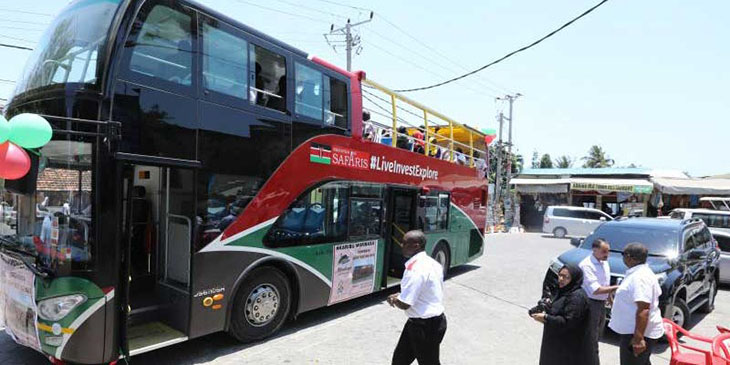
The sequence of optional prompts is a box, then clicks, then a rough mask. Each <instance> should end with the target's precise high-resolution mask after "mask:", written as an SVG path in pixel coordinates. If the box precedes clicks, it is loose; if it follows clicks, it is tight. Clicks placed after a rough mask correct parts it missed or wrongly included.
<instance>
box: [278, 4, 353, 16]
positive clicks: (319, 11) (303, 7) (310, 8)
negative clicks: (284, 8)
mask: <svg viewBox="0 0 730 365" xmlns="http://www.w3.org/2000/svg"><path fill="white" fill-rule="evenodd" d="M276 1H279V2H282V3H284V4H289V5H291V6H294V7H297V8H300V9H306V10H309V11H314V12H318V13H322V14H325V15H329V16H333V17H335V18H340V19H347V17H346V16H343V15H340V14H335V13H331V12H329V11H325V10H321V9H317V8H312V7H309V6H305V5H300V4H297V3H293V2H290V1H287V0H276Z"/></svg>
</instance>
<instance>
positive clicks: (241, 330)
mask: <svg viewBox="0 0 730 365" xmlns="http://www.w3.org/2000/svg"><path fill="white" fill-rule="evenodd" d="M245 280H246V281H245V282H244V283H243V285H241V287H240V288H238V291H237V292H236V297H235V299H234V304H233V313H232V315H231V325H230V327H229V330H228V332H229V333H230V334H231V335H232V336H233V337H235V338H236V339H237V340H239V341H241V342H251V341H257V340H261V339H263V338H266V337H268V336H271V335H272V334H274V333H275V332H276V331H278V330H279V328H280V327H281V326H282V325H283V324H284V322H285V321H286V318H287V317H288V315H289V307H290V304H291V300H290V298H291V288H290V285H289V280H288V279H287V277H286V275H284V274H283V273H282V272H281V271H279V270H277V269H275V268H273V267H268V266H264V267H259V268H256V269H253V270H252V271H251V273H250V274H249V275H248V277H247V278H246V279H245Z"/></svg>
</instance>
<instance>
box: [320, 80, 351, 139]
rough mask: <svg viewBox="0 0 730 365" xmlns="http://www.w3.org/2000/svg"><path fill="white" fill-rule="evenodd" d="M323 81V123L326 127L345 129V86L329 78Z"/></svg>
mask: <svg viewBox="0 0 730 365" xmlns="http://www.w3.org/2000/svg"><path fill="white" fill-rule="evenodd" d="M324 79H325V81H324V103H325V105H324V113H325V118H324V122H325V124H326V125H328V126H335V127H339V128H342V129H347V127H348V123H347V119H348V118H347V117H348V113H347V84H346V83H344V82H342V81H340V80H337V79H335V78H331V77H329V76H325V77H324Z"/></svg>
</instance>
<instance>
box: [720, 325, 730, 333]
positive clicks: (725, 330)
mask: <svg viewBox="0 0 730 365" xmlns="http://www.w3.org/2000/svg"><path fill="white" fill-rule="evenodd" d="M717 331H718V332H720V333H730V328H727V327H725V326H721V325H719V324H718V325H717Z"/></svg>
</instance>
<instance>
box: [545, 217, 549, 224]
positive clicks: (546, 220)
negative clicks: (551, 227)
mask: <svg viewBox="0 0 730 365" xmlns="http://www.w3.org/2000/svg"><path fill="white" fill-rule="evenodd" d="M547 223H550V217H548V216H545V224H547Z"/></svg>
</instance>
